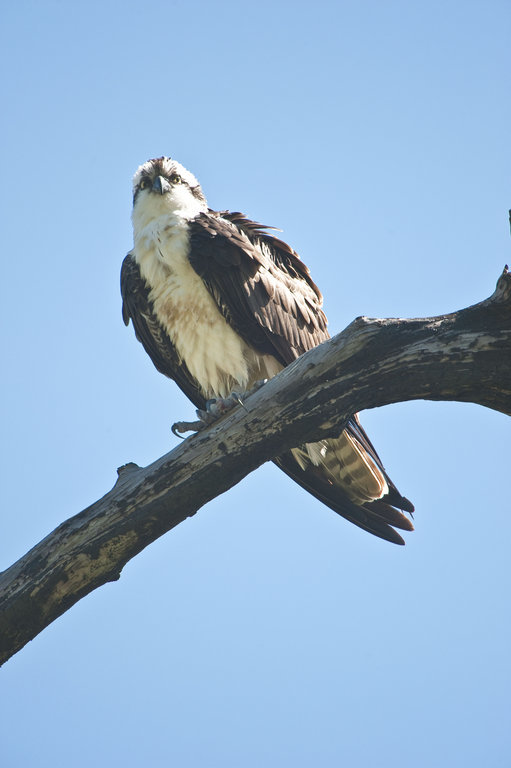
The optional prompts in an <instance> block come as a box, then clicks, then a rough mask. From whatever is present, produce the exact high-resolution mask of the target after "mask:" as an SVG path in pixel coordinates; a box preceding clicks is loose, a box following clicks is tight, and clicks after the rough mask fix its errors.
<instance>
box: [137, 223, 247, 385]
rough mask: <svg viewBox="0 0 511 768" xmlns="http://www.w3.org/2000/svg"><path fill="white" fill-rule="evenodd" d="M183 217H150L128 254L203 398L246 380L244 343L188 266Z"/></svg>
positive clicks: (160, 320) (187, 246)
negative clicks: (131, 251) (133, 261)
mask: <svg viewBox="0 0 511 768" xmlns="http://www.w3.org/2000/svg"><path fill="white" fill-rule="evenodd" d="M189 249H190V245H189V235H188V226H187V224H186V222H183V221H182V220H179V219H178V217H175V216H168V215H167V216H163V217H161V218H159V219H156V220H154V221H152V222H151V223H150V224H148V225H147V226H146V227H144V229H143V230H142V231H141V232H140V233H138V236H137V237H136V240H135V248H134V256H135V258H136V260H137V262H138V264H139V267H140V271H141V274H142V277H143V278H144V279H145V281H146V282H147V284H148V285H149V286H150V288H151V291H150V294H149V298H150V300H151V302H152V304H153V307H154V311H155V313H156V315H157V317H158V319H159V322H160V323H161V324H162V325H163V327H164V328H165V330H166V332H167V334H168V336H169V337H170V339H171V340H172V343H173V344H174V346H175V348H176V350H177V352H178V353H179V355H180V357H181V359H182V360H184V362H185V363H186V365H187V367H188V370H189V371H190V373H191V374H192V376H194V377H195V379H196V380H197V381H198V383H199V384H200V386H201V388H202V390H203V392H204V393H205V394H206V396H208V397H212V396H221V397H225V396H227V395H228V394H229V392H230V391H232V389H233V388H235V387H240V386H241V387H243V388H245V387H246V386H247V383H248V378H249V374H248V365H247V345H246V344H245V343H244V342H243V340H242V339H241V338H240V337H239V336H238V335H237V334H236V333H235V332H234V331H233V329H232V328H231V327H230V326H229V325H228V323H227V322H226V320H225V319H224V317H223V316H222V314H221V313H220V311H219V309H218V307H217V305H216V303H215V301H214V299H213V298H212V296H211V294H210V293H209V291H208V290H207V288H206V287H205V285H204V283H203V281H202V279H201V278H200V277H199V275H198V274H197V273H196V272H195V270H194V269H193V267H192V266H191V264H190V262H189V259H188V254H189Z"/></svg>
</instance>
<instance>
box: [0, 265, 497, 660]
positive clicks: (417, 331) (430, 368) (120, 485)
mask: <svg viewBox="0 0 511 768" xmlns="http://www.w3.org/2000/svg"><path fill="white" fill-rule="evenodd" d="M416 399H427V400H459V401H464V402H473V403H479V404H481V405H484V406H487V407H489V408H493V409H495V410H498V411H502V412H503V413H507V414H511V275H510V273H509V272H508V270H507V267H506V269H505V270H504V272H503V274H502V276H501V277H500V279H499V281H498V283H497V289H496V291H495V293H494V294H493V295H492V296H491V297H490V298H489V299H487V300H486V301H483V302H481V303H479V304H477V305H475V306H473V307H468V308H467V309H463V310H460V311H459V312H455V313H453V314H450V315H443V316H440V317H433V318H422V319H411V320H403V319H384V320H371V319H368V318H358V319H357V320H355V321H354V322H353V323H351V325H350V326H348V328H346V330H345V331H343V332H342V333H340V334H339V335H338V336H335V337H334V338H333V339H331V340H330V341H328V342H325V343H324V344H322V345H320V346H319V347H316V348H315V349H313V350H311V351H310V352H308V353H307V354H306V355H303V356H302V357H301V358H300V359H299V360H297V361H296V362H295V363H293V364H292V365H290V366H289V367H288V368H286V369H285V370H284V371H282V372H281V373H280V374H279V375H278V376H276V377H275V378H274V379H272V380H271V381H269V382H268V383H267V384H266V385H265V386H264V387H263V388H262V389H260V390H259V391H258V392H256V393H255V394H253V395H251V396H250V398H249V399H248V400H247V404H246V410H245V409H243V408H239V409H236V410H234V411H233V412H232V413H230V414H229V415H228V416H226V417H225V418H223V419H222V420H221V421H220V422H218V423H217V424H215V425H214V426H213V427H211V428H209V429H207V430H206V431H205V432H203V433H200V434H198V435H195V436H193V437H192V438H189V439H188V440H186V441H185V442H184V443H183V444H181V445H179V446H178V447H177V448H176V449H174V450H173V451H171V452H170V453H168V454H166V455H165V456H163V457H162V458H160V459H158V461H156V462H154V463H153V464H151V465H149V466H148V467H145V468H140V467H138V466H137V465H135V464H127V465H125V466H124V467H121V468H120V469H119V470H118V474H119V477H118V480H117V482H116V484H115V486H114V487H113V488H112V490H111V491H109V492H108V493H107V494H106V495H105V496H104V497H103V498H102V499H100V500H99V501H97V502H95V503H94V504H92V505H91V506H90V507H88V508H87V509H85V510H83V511H82V512H80V513H79V514H77V515H75V516H74V517H71V518H70V519H69V520H66V521H65V522H64V523H62V524H61V525H60V526H59V527H58V528H56V529H55V530H54V531H53V532H52V533H50V534H49V535H48V536H47V537H46V538H45V539H43V540H42V541H41V542H40V543H39V544H37V545H36V546H35V547H34V548H33V549H32V550H30V551H29V552H28V553H27V554H26V555H24V556H23V557H22V558H21V559H20V560H18V562H16V563H14V565H12V566H11V567H10V568H8V569H7V570H6V571H4V572H3V573H2V574H0V663H3V662H4V661H5V660H6V659H8V658H10V656H12V655H13V654H14V653H16V652H17V651H18V650H19V649H20V648H22V647H23V646H24V645H25V644H26V643H27V642H28V641H29V640H31V639H33V638H34V637H35V636H36V635H37V634H38V633H39V632H40V631H41V630H42V629H44V628H45V627H46V626H48V624H50V623H51V622H52V621H54V620H55V619H56V618H57V617H58V616H60V615H61V614H62V613H64V612H65V611H66V610H68V608H70V607H71V606H72V605H73V604H74V603H76V602H77V601H78V600H80V599H81V598H82V597H84V596H85V595H86V594H88V593H89V592H91V591H92V590H94V589H96V588H97V587H99V586H101V585H102V584H105V583H106V582H108V581H114V580H116V579H118V578H119V575H120V573H121V570H122V568H123V567H124V565H125V564H126V563H127V562H128V561H129V560H130V559H131V558H132V557H134V556H135V555H136V554H137V553H138V552H140V551H141V550H142V549H144V547H146V546H147V545H148V544H150V543H151V542H152V541H154V540H155V539H156V538H158V537H159V536H161V535H162V534H164V533H166V532H167V531H169V530H170V529H171V528H173V527H174V526H175V525H177V524H178V523H180V522H182V521H183V520H185V519H186V518H187V517H190V516H191V515H193V514H194V513H195V512H196V511H197V510H198V509H200V507H202V506H203V505H204V504H205V503H207V502H208V501H210V500H211V499H213V498H215V497H216V496H218V495H219V494H221V493H223V492H224V491H226V490H227V489H229V488H231V487H232V486H234V485H235V484H236V483H238V482H239V481H240V480H241V479H242V478H243V477H245V476H246V475H247V474H249V473H250V472H252V471H253V470H254V469H255V468H256V467H258V466H260V465H261V464H262V463H263V462H265V461H268V460H269V459H271V458H272V457H274V456H277V455H278V454H279V453H282V452H283V451H284V450H286V449H288V448H291V447H293V446H295V445H299V444H301V443H303V442H305V441H312V440H317V439H320V438H324V437H327V436H332V435H336V434H338V433H339V431H340V430H341V429H342V428H343V427H344V425H345V423H346V419H347V417H348V416H349V415H350V414H352V413H354V412H355V411H358V410H363V409H365V408H375V407H378V406H382V405H387V404H389V403H395V402H400V401H406V400H416Z"/></svg>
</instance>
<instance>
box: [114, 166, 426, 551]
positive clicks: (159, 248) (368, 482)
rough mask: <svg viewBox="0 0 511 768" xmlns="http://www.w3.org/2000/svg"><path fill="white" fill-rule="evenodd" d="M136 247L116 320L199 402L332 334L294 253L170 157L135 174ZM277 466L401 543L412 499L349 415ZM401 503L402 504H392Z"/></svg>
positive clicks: (242, 386)
mask: <svg viewBox="0 0 511 768" xmlns="http://www.w3.org/2000/svg"><path fill="white" fill-rule="evenodd" d="M132 221H133V234H134V245H133V249H132V250H131V251H130V252H129V253H128V255H127V256H126V258H125V259H124V262H123V265H122V271H121V293H122V299H123V308H122V312H123V319H124V322H125V324H126V325H128V323H129V321H130V320H131V321H132V322H133V326H134V329H135V333H136V336H137V338H138V340H139V341H140V342H142V344H143V346H144V348H145V350H146V352H147V353H148V355H149V357H150V358H151V360H152V361H153V363H154V365H155V366H156V368H157V369H158V371H160V372H161V373H163V374H165V375H166V376H168V377H169V378H171V379H173V380H174V381H175V382H176V384H177V385H178V386H179V387H180V388H181V389H182V391H183V392H184V393H185V394H186V395H187V397H189V399H190V400H191V401H192V402H193V403H194V404H195V406H196V407H197V408H204V407H205V405H206V402H207V401H208V400H209V399H210V398H227V397H228V395H229V394H230V393H231V392H232V391H234V390H237V391H240V390H242V391H245V390H249V389H250V388H252V387H253V386H254V384H255V383H256V382H258V381H260V380H261V379H267V378H271V377H272V376H274V375H275V374H276V373H278V372H279V371H280V370H282V368H284V366H286V365H288V364H289V363H291V362H292V361H293V360H295V359H296V358H297V357H299V355H301V354H303V353H304V352H307V350H309V349H311V348H312V347H315V346H316V345H317V344H320V343H321V342H322V341H325V340H326V339H328V338H329V335H328V332H327V321H326V317H325V314H324V313H323V310H322V303H323V300H322V296H321V293H320V291H319V289H318V287H317V286H316V285H315V283H314V282H313V281H312V278H311V276H310V273H309V270H308V269H307V267H306V266H305V264H304V263H303V262H302V261H301V260H300V258H299V256H298V255H297V254H296V253H295V251H294V250H293V249H292V248H290V247H289V246H288V245H287V244H286V243H284V242H283V241H282V240H279V239H277V238H276V237H274V236H273V235H271V234H270V233H269V232H268V229H271V228H270V227H266V226H263V225H261V224H258V223H256V222H254V221H251V220H250V219H248V218H246V217H245V216H244V215H243V214H242V213H238V212H230V211H213V210H211V209H210V208H208V204H207V202H206V198H205V197H204V194H203V192H202V189H201V187H200V185H199V182H198V181H197V179H196V178H195V176H193V174H192V173H190V171H188V170H186V168H184V167H183V166H182V165H180V164H179V163H178V162H176V161H175V160H172V159H171V158H169V157H159V158H156V159H154V160H149V161H148V162H146V163H144V164H143V165H141V166H140V167H139V168H138V170H137V171H136V173H135V176H134V178H133V214H132ZM274 462H275V463H276V464H277V466H279V467H280V468H281V469H282V470H283V471H284V472H285V473H286V474H287V475H289V476H290V477H292V478H293V480H295V481H296V482H297V483H298V484H299V485H301V486H302V487H303V488H305V489H306V490H307V491H309V493H311V494H312V495H313V496H315V497H316V498H317V499H319V500H320V501H322V502H324V503H325V504H326V505H327V506H328V507H330V508H331V509H333V510H334V511H335V512H337V513H338V514H339V515H342V516H343V517H345V518H347V519H348V520H350V521H351V522H352V523H354V524H355V525H358V526H360V528H363V529H365V530H366V531H369V532H370V533H373V534H375V535H376V536H380V537H381V538H383V539H387V540H388V541H391V542H394V543H396V544H404V541H403V539H402V538H401V536H400V535H399V534H398V533H397V531H395V530H394V529H395V528H401V529H403V530H407V531H410V530H413V525H412V523H411V522H410V520H409V518H408V517H406V516H405V515H404V514H402V511H404V512H409V513H411V512H413V505H412V504H411V502H409V501H408V499H406V498H404V497H403V496H401V494H400V493H399V491H398V490H397V488H396V486H395V485H394V484H393V483H392V481H391V480H390V478H389V476H388V475H387V473H386V471H385V469H384V467H383V464H382V462H381V460H380V458H379V456H378V454H377V453H376V451H375V449H374V447H373V445H372V443H371V441H370V440H369V438H368V437H367V435H366V433H365V431H364V429H363V428H362V426H361V424H360V421H359V418H358V416H357V415H356V414H355V415H354V416H353V417H352V418H351V419H350V421H349V423H348V426H347V427H346V429H345V430H344V431H343V432H342V434H341V435H339V437H338V438H333V439H326V440H322V441H321V442H318V443H312V444H305V445H301V446H297V447H296V448H295V449H293V450H291V451H289V452H287V453H285V454H283V455H281V456H278V457H276V458H275V459H274ZM399 510H402V511H399Z"/></svg>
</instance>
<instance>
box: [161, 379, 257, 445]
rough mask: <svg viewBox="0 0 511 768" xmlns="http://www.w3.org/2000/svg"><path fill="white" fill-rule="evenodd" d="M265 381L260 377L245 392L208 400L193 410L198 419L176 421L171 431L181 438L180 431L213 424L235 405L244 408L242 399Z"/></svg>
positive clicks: (193, 430)
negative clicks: (204, 405)
mask: <svg viewBox="0 0 511 768" xmlns="http://www.w3.org/2000/svg"><path fill="white" fill-rule="evenodd" d="M267 381H268V379H261V380H260V381H256V383H255V384H254V386H253V387H252V388H251V389H249V390H247V391H246V392H241V393H240V392H231V394H230V395H228V397H217V398H213V399H212V400H208V401H207V403H206V408H205V409H204V410H202V409H201V408H197V410H196V411H195V413H196V414H197V416H198V417H199V418H198V421H176V423H175V424H173V425H172V427H171V429H172V432H173V433H174V435H175V436H176V437H181V438H182V434H181V433H183V432H201V431H202V430H203V429H204V428H205V427H209V426H210V425H211V424H214V423H215V422H216V421H218V419H221V418H222V416H225V414H226V413H229V411H232V409H233V408H234V407H235V406H237V405H241V407H242V408H245V405H244V400H245V399H246V398H247V397H248V395H251V394H252V393H253V392H257V390H258V389H260V388H261V387H262V386H263V384H265V383H266V382H267Z"/></svg>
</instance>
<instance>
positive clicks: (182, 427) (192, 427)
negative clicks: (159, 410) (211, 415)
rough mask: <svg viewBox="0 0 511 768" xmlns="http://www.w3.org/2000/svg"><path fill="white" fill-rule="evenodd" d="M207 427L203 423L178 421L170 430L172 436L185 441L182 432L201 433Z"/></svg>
mask: <svg viewBox="0 0 511 768" xmlns="http://www.w3.org/2000/svg"><path fill="white" fill-rule="evenodd" d="M205 426H206V424H205V423H204V422H203V421H176V423H175V424H172V426H171V428H170V429H171V431H172V434H174V435H175V436H176V437H179V439H180V440H184V439H185V438H184V437H183V435H181V434H179V433H180V432H200V431H201V429H204V427H205Z"/></svg>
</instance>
